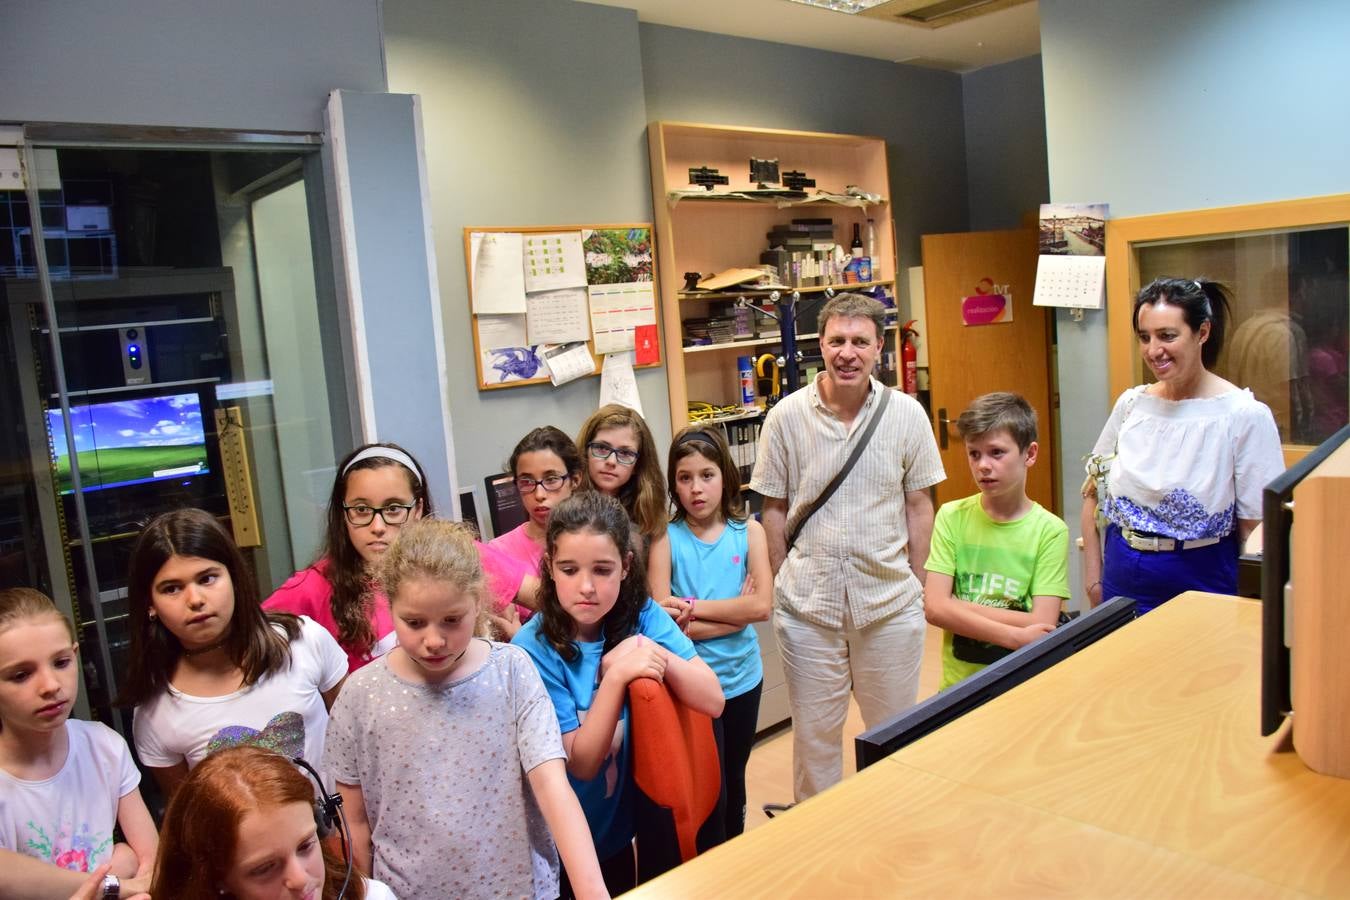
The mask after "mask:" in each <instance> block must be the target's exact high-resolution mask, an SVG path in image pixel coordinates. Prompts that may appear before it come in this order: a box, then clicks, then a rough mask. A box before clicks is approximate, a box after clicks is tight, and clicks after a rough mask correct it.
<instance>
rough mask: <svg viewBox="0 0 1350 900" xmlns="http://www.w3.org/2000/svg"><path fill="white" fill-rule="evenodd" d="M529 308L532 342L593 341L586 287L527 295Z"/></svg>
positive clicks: (527, 307)
mask: <svg viewBox="0 0 1350 900" xmlns="http://www.w3.org/2000/svg"><path fill="white" fill-rule="evenodd" d="M525 309H526V313H525V316H526V330H527V331H528V332H529V335H530V343H533V344H570V343H572V342H573V341H589V340H590V339H591V322H590V317H589V316H588V315H587V309H588V305H587V299H586V289H585V288H581V287H575V288H562V289H561V290H556V291H540V292H539V293H537V294H526V295H525Z"/></svg>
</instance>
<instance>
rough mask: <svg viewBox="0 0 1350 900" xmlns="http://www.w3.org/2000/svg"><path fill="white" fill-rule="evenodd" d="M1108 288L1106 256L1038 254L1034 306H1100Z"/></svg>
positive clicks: (1083, 307)
mask: <svg viewBox="0 0 1350 900" xmlns="http://www.w3.org/2000/svg"><path fill="white" fill-rule="evenodd" d="M1105 290H1106V257H1105V256H1048V255H1043V256H1040V257H1038V263H1037V265H1036V294H1035V296H1034V297H1033V298H1032V301H1031V302H1032V304H1033V305H1035V306H1066V307H1078V308H1081V309H1101V307H1102V295H1103V294H1104V293H1105Z"/></svg>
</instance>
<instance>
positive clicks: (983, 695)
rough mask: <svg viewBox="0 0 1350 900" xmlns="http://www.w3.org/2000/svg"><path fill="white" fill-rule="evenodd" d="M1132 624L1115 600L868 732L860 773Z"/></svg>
mask: <svg viewBox="0 0 1350 900" xmlns="http://www.w3.org/2000/svg"><path fill="white" fill-rule="evenodd" d="M1133 619H1134V601H1133V600H1131V599H1130V598H1128V597H1114V598H1112V599H1110V600H1108V601H1107V602H1105V603H1103V604H1102V605H1101V606H1098V607H1096V608H1095V609H1092V610H1090V611H1088V612H1086V613H1084V614H1083V615H1081V616H1079V617H1078V618H1076V619H1073V620H1072V621H1070V622H1069V623H1067V624H1065V625H1061V626H1060V627H1059V628H1056V629H1055V630H1054V631H1052V632H1051V633H1050V634H1048V635H1046V636H1045V637H1043V638H1041V639H1040V640H1039V641H1034V642H1032V643H1030V644H1027V645H1026V646H1025V647H1022V648H1021V649H1019V650H1015V651H1013V652H1012V653H1009V654H1008V655H1007V656H1005V657H1003V658H1002V659H1000V660H998V661H997V662H994V663H990V664H989V665H988V666H986V667H984V668H983V669H981V670H980V671H978V672H976V673H975V674H974V675H972V676H970V677H969V678H967V679H965V680H964V681H961V682H958V683H957V684H954V685H952V686H951V687H949V688H947V690H945V691H943V692H942V693H940V694H936V695H934V696H932V697H929V698H928V699H927V700H925V701H923V702H922V703H918V704H915V705H914V706H911V707H910V708H909V709H907V710H905V711H904V712H902V713H900V714H899V715H898V716H895V717H894V718H892V719H891V720H890V721H888V722H883V723H882V724H880V725H878V726H877V727H876V728H872V729H870V730H868V731H864V732H863V733H862V734H860V735H858V736H857V738H855V739H854V752H855V754H856V758H857V762H858V768H859V769H860V770H861V769H864V768H866V767H867V766H870V765H871V764H872V763H874V762H878V761H879V760H882V759H885V758H886V757H887V756H890V755H891V754H892V753H894V752H895V751H897V750H899V749H900V748H901V747H904V746H906V745H908V744H911V743H913V742H914V741H917V740H918V739H919V738H921V737H923V736H925V735H927V734H931V733H932V732H934V731H937V730H938V729H939V728H941V727H942V726H943V725H946V724H947V723H949V722H953V721H955V720H957V719H959V718H960V717H961V716H964V715H965V714H966V713H968V712H970V711H971V710H973V709H975V708H976V707H979V706H983V705H984V704H986V703H988V702H989V701H990V700H992V699H994V698H995V697H997V696H999V695H1000V694H1003V693H1006V692H1007V691H1009V690H1011V689H1013V688H1014V687H1016V686H1017V685H1019V684H1021V683H1022V682H1024V681H1027V680H1028V679H1030V678H1031V677H1032V676H1034V675H1038V674H1040V673H1041V672H1044V671H1045V670H1046V669H1048V668H1050V667H1051V666H1053V665H1054V664H1055V663H1057V662H1059V661H1060V660H1062V659H1067V658H1068V657H1070V656H1072V655H1073V654H1075V653H1077V652H1078V651H1079V650H1081V649H1083V648H1084V647H1086V646H1088V645H1089V644H1094V643H1096V642H1097V641H1099V640H1101V639H1102V638H1104V637H1106V636H1107V635H1108V634H1110V633H1111V632H1113V631H1115V630H1116V629H1117V628H1119V627H1120V626H1122V625H1124V624H1126V623H1127V622H1130V621H1133Z"/></svg>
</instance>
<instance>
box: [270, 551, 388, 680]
mask: <svg viewBox="0 0 1350 900" xmlns="http://www.w3.org/2000/svg"><path fill="white" fill-rule="evenodd" d="M327 572H328V560H327V559H326V558H325V559H321V560H319V561H318V562H316V563H315V564H314V565H312V566H310V567H309V568H307V569H301V570H300V571H299V572H296V573H295V574H294V575H292V576H291V577H290V578H288V579H287V580H286V583H285V584H283V585H282V586H281V587H279V588H277V589H276V592H275V593H273V594H272V596H270V597H268V598H267V599H266V600H264V601H263V609H273V610H276V611H278V612H288V613H294V614H295V615H297V616H309V617H310V618H311V619H313V620H314V621H315V622H318V623H319V624H320V625H322V626H323V627H324V628H326V629H327V630H328V633H329V634H331V635H332V636H333V637H334V638H335V639H337V642H338V643H339V644H340V645H341V646H342V649H343V651H344V652H345V653H346V654H347V671H348V672H355V671H356V670H357V669H359V668H361V667H362V666H364V665H365V664H366V663H368V662H370V661H371V660H372V659H376V658H378V657H381V656H383V655H384V654H386V653H388V652H389V651H390V650H392V649H394V644H395V640H394V636H393V635H394V617H393V615H392V614H391V613H390V612H389V598H388V597H386V596H385V595H384V592H383V591H376V592H375V602H374V604H372V606H371V614H370V624H371V626H372V627H373V628H374V630H375V643H374V644H373V645H372V646H371V647H370V649H369V651H367V652H365V653H362V652H359V651H357V650H355V649H354V648H352V647H349V646H348V645H347V644H344V643H343V642H342V639H341V638H340V637H338V624H337V619H335V618H334V617H333V603H332V600H333V585H332V584H330V583H329V581H328V576H327Z"/></svg>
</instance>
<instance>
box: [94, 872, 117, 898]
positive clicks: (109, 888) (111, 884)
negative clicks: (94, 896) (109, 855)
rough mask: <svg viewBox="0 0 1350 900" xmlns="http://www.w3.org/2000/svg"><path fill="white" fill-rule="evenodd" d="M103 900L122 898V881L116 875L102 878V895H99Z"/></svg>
mask: <svg viewBox="0 0 1350 900" xmlns="http://www.w3.org/2000/svg"><path fill="white" fill-rule="evenodd" d="M99 896H100V897H102V898H103V900H118V898H120V897H121V896H122V880H121V879H120V878H118V877H117V876H116V875H111V874H109V875H104V876H103V893H101V894H99Z"/></svg>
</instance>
